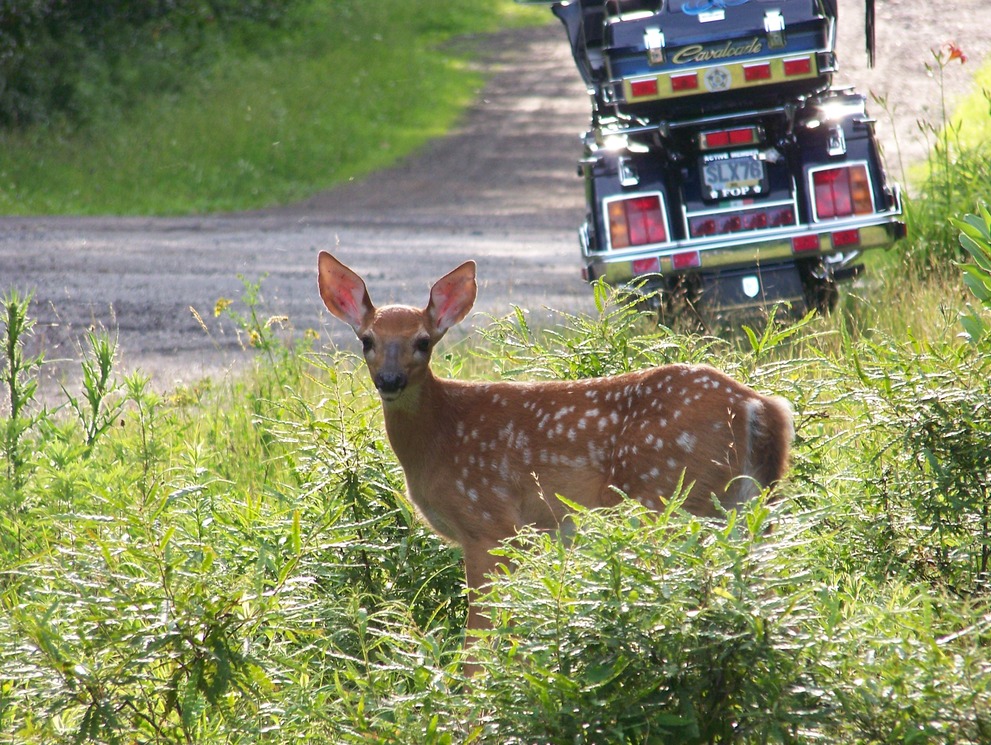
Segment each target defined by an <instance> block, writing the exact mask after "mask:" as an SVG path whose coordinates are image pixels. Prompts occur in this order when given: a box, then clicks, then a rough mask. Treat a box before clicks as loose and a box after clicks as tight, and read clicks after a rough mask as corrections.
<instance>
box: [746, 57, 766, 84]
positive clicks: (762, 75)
mask: <svg viewBox="0 0 991 745" xmlns="http://www.w3.org/2000/svg"><path fill="white" fill-rule="evenodd" d="M743 79H744V80H746V81H747V82H748V83H753V82H755V81H757V80H770V79H771V63H770V62H761V63H759V64H756V65H744V66H743Z"/></svg>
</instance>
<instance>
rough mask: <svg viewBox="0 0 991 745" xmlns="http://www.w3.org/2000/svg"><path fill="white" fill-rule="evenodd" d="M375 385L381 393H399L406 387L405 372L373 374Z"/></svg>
mask: <svg viewBox="0 0 991 745" xmlns="http://www.w3.org/2000/svg"><path fill="white" fill-rule="evenodd" d="M375 387H376V388H378V391H379V393H381V394H383V395H390V394H396V393H399V392H401V391H402V390H403V388H405V387H406V374H405V373H402V372H380V373H379V374H378V375H376V376H375Z"/></svg>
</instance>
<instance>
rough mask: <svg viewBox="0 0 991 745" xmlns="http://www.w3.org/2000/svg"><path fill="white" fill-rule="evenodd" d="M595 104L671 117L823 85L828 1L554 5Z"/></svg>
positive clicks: (633, 0) (830, 27)
mask: <svg viewBox="0 0 991 745" xmlns="http://www.w3.org/2000/svg"><path fill="white" fill-rule="evenodd" d="M556 12H557V14H558V16H559V17H561V19H562V20H563V21H564V23H565V25H566V26H567V27H568V29H569V36H571V40H572V49H573V51H574V52H575V57H576V62H578V66H579V69H582V68H584V69H583V74H584V75H585V77H586V82H587V83H588V84H589V85H590V86H591V87H593V88H594V89H595V93H596V97H597V99H598V101H597V103H598V105H599V106H600V107H601V108H603V109H609V108H611V109H613V110H614V111H615V112H616V113H619V114H627V115H634V116H638V117H641V118H647V119H662V120H666V121H670V120H673V119H678V118H682V117H687V116H698V115H699V114H706V113H710V112H714V111H718V110H722V109H725V108H730V107H734V108H735V107H739V105H740V100H741V97H743V98H745V99H746V101H747V102H748V104H749V105H751V106H773V105H779V104H781V103H783V102H786V101H789V100H793V99H794V98H796V97H798V96H807V95H812V94H815V93H819V92H821V91H823V90H825V89H826V88H827V87H828V85H829V82H830V79H831V75H832V73H833V71H834V70H835V67H836V65H835V58H834V47H835V10H833V9H832V7H827V6H826V4H825V3H824V2H823V0H606V1H603V0H579V1H578V2H572V3H567V4H561V5H559V6H557V8H556Z"/></svg>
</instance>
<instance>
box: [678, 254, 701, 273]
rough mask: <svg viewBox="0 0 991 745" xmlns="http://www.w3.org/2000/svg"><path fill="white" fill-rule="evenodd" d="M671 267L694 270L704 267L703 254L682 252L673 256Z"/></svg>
mask: <svg viewBox="0 0 991 745" xmlns="http://www.w3.org/2000/svg"><path fill="white" fill-rule="evenodd" d="M671 266H672V267H673V268H674V269H694V268H695V267H699V266H702V254H700V253H699V252H698V251H682V252H681V253H677V254H673V255H672V256H671Z"/></svg>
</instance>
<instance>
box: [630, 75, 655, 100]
mask: <svg viewBox="0 0 991 745" xmlns="http://www.w3.org/2000/svg"><path fill="white" fill-rule="evenodd" d="M630 93H632V94H633V97H634V98H643V97H644V96H656V95H657V78H652V79H650V80H634V81H633V82H632V83H630Z"/></svg>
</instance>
